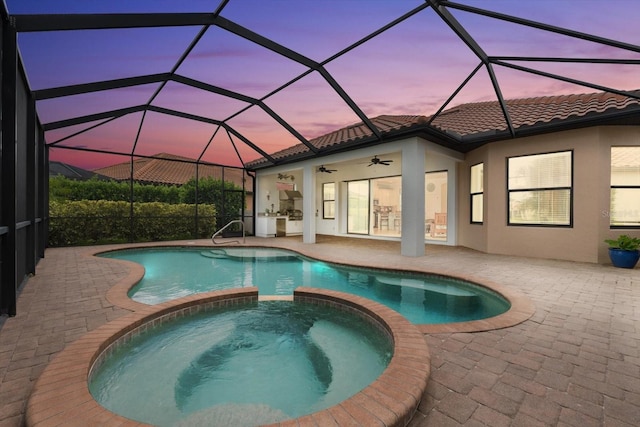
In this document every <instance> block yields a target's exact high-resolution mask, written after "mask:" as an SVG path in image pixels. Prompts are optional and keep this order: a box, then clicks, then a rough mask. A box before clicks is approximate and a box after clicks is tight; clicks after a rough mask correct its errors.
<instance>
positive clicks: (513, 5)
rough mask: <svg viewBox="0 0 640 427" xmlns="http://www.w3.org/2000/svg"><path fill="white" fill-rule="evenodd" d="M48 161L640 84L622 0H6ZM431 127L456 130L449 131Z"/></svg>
mask: <svg viewBox="0 0 640 427" xmlns="http://www.w3.org/2000/svg"><path fill="white" fill-rule="evenodd" d="M5 1H6V4H7V8H8V12H9V14H10V19H11V22H12V23H13V25H14V26H15V28H16V30H17V32H18V46H19V49H20V53H21V58H22V60H23V63H24V67H25V70H26V75H27V79H28V80H29V84H30V86H31V89H32V91H33V94H34V97H35V99H36V100H37V104H36V106H37V112H38V115H39V117H40V120H41V122H42V124H43V126H44V129H45V131H46V134H45V137H46V141H47V146H48V147H49V148H50V158H51V160H57V161H62V162H65V163H69V164H72V165H75V166H78V167H82V168H86V169H96V168H99V167H104V166H108V165H111V164H114V163H121V162H122V161H123V158H122V156H127V157H130V156H134V157H153V156H155V155H157V154H159V153H171V154H175V155H179V156H184V157H188V158H191V159H194V160H196V161H198V162H207V163H213V164H219V165H226V166H235V167H244V166H245V165H246V164H247V163H248V162H251V161H253V160H255V159H257V158H261V157H264V158H266V160H267V164H277V163H278V162H279V160H277V159H274V158H272V157H271V156H270V154H271V153H274V152H277V151H279V150H282V149H284V148H287V147H291V146H294V145H297V144H301V143H302V144H304V146H305V148H304V149H305V150H308V152H309V153H311V154H312V155H316V156H321V155H322V154H323V152H322V150H321V149H320V150H319V149H318V148H316V147H315V146H313V145H312V144H310V143H309V140H310V139H313V138H316V137H318V136H320V135H323V134H326V133H328V132H331V131H334V130H336V129H339V128H342V127H345V126H349V125H352V124H355V123H359V122H361V123H363V124H364V125H365V126H366V127H368V128H369V129H370V131H371V132H372V133H373V134H374V135H375V137H376V139H377V143H379V142H384V134H383V133H382V132H380V130H379V129H378V128H377V127H376V125H375V123H374V122H375V121H374V120H373V119H374V118H375V117H377V116H380V115H425V116H428V117H431V118H432V119H433V118H436V117H438V116H439V115H440V114H442V113H443V111H446V110H447V109H450V108H452V107H454V106H456V105H459V104H463V103H471V102H480V101H497V102H498V103H499V104H500V107H501V109H502V113H503V115H504V119H505V122H506V123H507V127H508V128H509V130H510V132H511V134H512V136H515V132H514V129H513V126H512V120H511V115H510V111H509V106H508V105H507V102H506V100H508V99H515V98H527V97H539V96H547V95H561V94H577V93H588V92H600V91H604V92H610V93H615V94H619V95H624V96H628V97H630V98H634V99H640V95H639V92H636V91H634V90H636V89H639V88H640V72H638V71H639V70H638V67H639V66H640V45H638V44H637V43H638V37H637V29H636V28H637V27H636V23H637V21H638V18H640V4H636V2H631V1H627V0H609V1H607V2H601V1H596V0H581V1H580V2H577V1H575V0H554V1H551V0H549V1H541V2H515V1H511V2H509V1H501V0H482V1H479V0H459V1H457V2H454V1H446V0H393V1H392V0H388V1H385V0H380V1H366V2H365V1H361V0H341V1H300V0H279V1H261V0H222V1H221V0H189V1H184V0H175V1H174V0H167V1H157V0H138V1H135V2H77V1H71V0H58V1H55V2H42V1H38V0H5ZM430 133H431V134H432V135H433V136H434V137H436V138H443V139H445V138H446V139H447V140H448V141H451V143H452V144H453V145H455V144H456V143H458V144H460V145H462V144H463V143H464V141H463V140H461V139H460V140H456V137H455V135H451V134H448V133H446V129H444V130H443V129H441V128H437V127H435V126H433V127H431V128H430Z"/></svg>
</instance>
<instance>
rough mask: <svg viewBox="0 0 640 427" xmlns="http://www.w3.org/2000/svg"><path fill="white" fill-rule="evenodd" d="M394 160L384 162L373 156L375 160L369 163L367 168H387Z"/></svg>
mask: <svg viewBox="0 0 640 427" xmlns="http://www.w3.org/2000/svg"><path fill="white" fill-rule="evenodd" d="M392 162H393V160H382V159H379V158H378V156H373V159H371V163H369V164H368V165H367V166H371V165H385V166H389V163H392Z"/></svg>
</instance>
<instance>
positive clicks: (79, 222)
mask: <svg viewBox="0 0 640 427" xmlns="http://www.w3.org/2000/svg"><path fill="white" fill-rule="evenodd" d="M130 211H131V205H130V204H129V203H128V202H123V201H107V200H78V201H51V202H50V203H49V215H50V220H49V246H72V245H90V244H100V243H120V242H127V241H129V240H130V239H132V240H133V241H138V242H142V241H161V240H177V239H190V238H194V237H197V238H206V237H209V236H210V235H211V234H213V231H214V230H215V229H216V224H215V216H216V209H215V207H214V206H211V205H200V206H198V224H197V229H196V224H195V205H190V204H184V203H181V204H168V203H159V202H151V203H137V202H136V203H133V219H132V217H131V212H130Z"/></svg>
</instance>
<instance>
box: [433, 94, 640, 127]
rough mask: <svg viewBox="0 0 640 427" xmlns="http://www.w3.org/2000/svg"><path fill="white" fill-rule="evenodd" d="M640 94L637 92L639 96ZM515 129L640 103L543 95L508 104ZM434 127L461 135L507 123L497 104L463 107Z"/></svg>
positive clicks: (596, 96)
mask: <svg viewBox="0 0 640 427" xmlns="http://www.w3.org/2000/svg"><path fill="white" fill-rule="evenodd" d="M639 93H640V91H636V94H639ZM505 103H506V105H507V110H508V112H509V116H510V118H511V122H512V124H513V127H514V128H515V129H518V128H521V127H523V126H533V125H536V124H540V123H550V122H552V121H554V120H567V119H570V118H578V117H584V116H586V115H587V114H593V113H603V112H605V111H607V110H609V109H615V110H622V109H624V108H626V107H628V106H631V105H636V106H638V105H640V100H638V99H635V98H630V97H626V96H622V95H617V94H613V93H608V92H598V93H584V94H577V95H559V96H541V97H535V98H523V99H511V100H506V101H505ZM431 124H432V125H433V126H434V127H436V128H438V129H440V130H443V131H446V132H449V133H451V132H453V133H455V134H457V135H460V136H465V135H473V134H477V133H482V132H487V131H494V130H496V131H506V130H507V129H508V128H507V122H506V120H505V118H504V115H503V114H502V109H501V108H500V104H499V103H498V102H497V101H489V102H476V103H469V104H461V105H459V106H457V107H453V108H451V109H448V110H445V111H443V112H442V113H441V114H439V115H438V116H437V117H436V118H435V119H434V120H433V122H432V123H431Z"/></svg>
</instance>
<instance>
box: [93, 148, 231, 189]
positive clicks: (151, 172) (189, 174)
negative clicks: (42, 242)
mask: <svg viewBox="0 0 640 427" xmlns="http://www.w3.org/2000/svg"><path fill="white" fill-rule="evenodd" d="M194 162H195V160H194V159H190V158H188V157H182V156H176V155H173V154H167V153H159V154H155V155H154V156H152V158H139V159H136V160H134V161H133V179H134V181H138V182H146V183H153V184H172V185H182V184H184V183H186V182H187V181H189V180H190V179H192V178H194V177H195V175H196V165H195V163H194ZM130 167H131V164H130V163H129V162H124V163H118V164H115V165H111V166H107V167H104V168H101V169H96V170H95V171H94V172H96V173H99V174H102V175H106V176H108V177H110V178H112V179H115V180H118V181H123V180H128V179H129V173H130ZM222 169H223V167H222V166H215V165H208V164H200V166H199V168H198V175H199V176H200V177H201V178H204V177H213V178H216V179H222ZM243 178H244V176H243V170H242V169H237V168H230V167H225V168H224V179H225V180H226V181H231V182H233V183H235V184H236V185H238V186H242V180H243Z"/></svg>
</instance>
